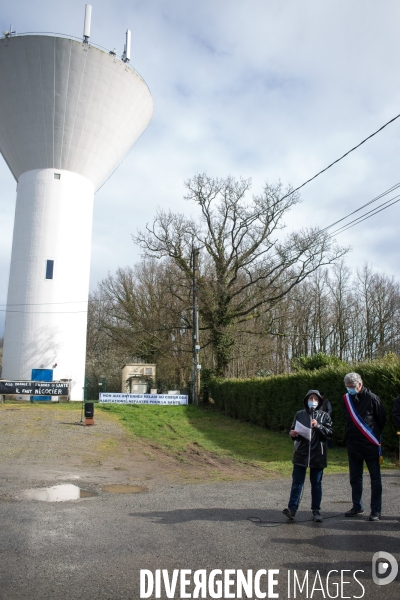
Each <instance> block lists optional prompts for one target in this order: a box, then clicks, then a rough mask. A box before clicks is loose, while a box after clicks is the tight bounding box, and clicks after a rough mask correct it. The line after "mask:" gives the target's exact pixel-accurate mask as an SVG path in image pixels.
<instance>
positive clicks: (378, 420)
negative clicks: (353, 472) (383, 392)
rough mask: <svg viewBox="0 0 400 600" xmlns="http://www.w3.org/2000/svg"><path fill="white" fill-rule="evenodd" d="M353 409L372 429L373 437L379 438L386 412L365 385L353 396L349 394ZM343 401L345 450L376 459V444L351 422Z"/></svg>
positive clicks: (369, 458)
mask: <svg viewBox="0 0 400 600" xmlns="http://www.w3.org/2000/svg"><path fill="white" fill-rule="evenodd" d="M351 399H352V401H353V405H354V408H355V410H356V411H357V412H358V414H359V415H360V417H361V418H362V419H363V420H364V421H365V423H366V424H367V425H368V426H369V427H370V428H371V429H372V431H373V432H374V435H375V437H376V438H377V439H378V440H379V439H380V437H381V433H382V430H383V428H384V426H385V422H386V413H385V409H384V407H383V404H382V402H381V401H380V399H379V398H378V396H375V394H373V393H372V392H370V390H369V389H368V388H366V387H363V388H362V390H361V391H360V392H359V393H358V394H356V395H355V396H351ZM342 402H343V413H344V418H345V421H346V429H345V432H346V444H347V450H348V452H349V453H351V454H355V455H356V456H357V457H358V458H362V459H364V460H376V459H377V458H379V450H378V446H376V445H375V444H373V443H372V442H370V441H369V440H367V438H366V437H365V435H364V434H363V433H361V431H360V430H359V429H358V427H357V426H356V425H355V424H354V423H353V421H352V419H351V417H350V414H349V411H348V410H347V408H346V405H345V403H344V400H342Z"/></svg>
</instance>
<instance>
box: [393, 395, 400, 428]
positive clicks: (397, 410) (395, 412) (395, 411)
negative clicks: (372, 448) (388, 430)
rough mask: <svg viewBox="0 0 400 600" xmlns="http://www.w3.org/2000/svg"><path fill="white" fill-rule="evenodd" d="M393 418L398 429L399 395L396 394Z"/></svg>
mask: <svg viewBox="0 0 400 600" xmlns="http://www.w3.org/2000/svg"><path fill="white" fill-rule="evenodd" d="M393 420H394V424H395V425H396V427H397V431H400V396H397V398H396V400H395V401H394V404H393Z"/></svg>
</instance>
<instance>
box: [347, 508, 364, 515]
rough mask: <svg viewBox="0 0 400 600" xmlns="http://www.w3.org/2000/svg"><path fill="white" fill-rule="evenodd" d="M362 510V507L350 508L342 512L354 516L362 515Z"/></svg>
mask: <svg viewBox="0 0 400 600" xmlns="http://www.w3.org/2000/svg"><path fill="white" fill-rule="evenodd" d="M363 512H364V509H363V508H354V506H353V508H351V509H350V510H348V511H347V512H345V513H344V516H345V517H356V516H357V515H362V514H363Z"/></svg>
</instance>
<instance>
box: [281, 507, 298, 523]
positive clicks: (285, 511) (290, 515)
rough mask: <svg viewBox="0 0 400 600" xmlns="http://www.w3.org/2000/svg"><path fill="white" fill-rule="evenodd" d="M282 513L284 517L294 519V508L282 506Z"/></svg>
mask: <svg viewBox="0 0 400 600" xmlns="http://www.w3.org/2000/svg"><path fill="white" fill-rule="evenodd" d="M282 514H284V515H285V517H287V518H288V519H290V520H291V521H294V516H295V514H296V513H295V512H294V510H290V508H284V509H283V511H282Z"/></svg>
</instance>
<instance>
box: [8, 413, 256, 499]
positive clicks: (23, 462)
mask: <svg viewBox="0 0 400 600" xmlns="http://www.w3.org/2000/svg"><path fill="white" fill-rule="evenodd" d="M80 418H81V409H80V405H76V406H74V405H65V406H64V405H58V404H56V405H54V404H53V405H40V404H21V405H15V404H14V405H12V404H0V500H1V499H3V500H4V499H7V498H10V497H13V496H15V494H17V493H18V491H20V490H21V489H25V488H29V487H38V486H49V485H55V484H56V483H60V482H75V483H77V484H78V482H79V485H80V486H81V487H85V488H86V489H94V490H101V488H102V486H104V485H108V484H137V485H140V484H141V485H145V486H146V487H147V488H152V487H154V486H158V485H168V484H172V483H174V482H176V483H185V482H187V483H193V482H198V483H200V482H209V481H232V480H244V479H264V478H265V477H266V474H265V472H264V471H261V470H260V469H257V468H255V467H253V466H251V465H243V464H240V465H239V464H237V463H235V462H234V461H232V460H230V459H224V458H219V457H215V456H213V455H211V454H209V453H208V454H207V453H204V452H202V451H200V450H199V448H197V447H195V446H193V448H190V449H189V451H188V452H186V453H185V454H182V455H180V456H178V457H172V456H167V455H165V453H163V452H161V451H160V450H159V449H158V448H157V447H155V446H152V445H150V444H146V443H145V442H143V441H142V440H140V439H138V438H134V437H133V436H131V435H130V434H128V433H127V432H126V431H125V429H124V428H123V427H122V425H121V424H120V423H119V422H118V419H117V417H116V416H115V415H110V414H108V413H107V414H106V413H103V412H101V411H100V410H98V411H96V414H95V422H96V426H94V427H83V426H82V425H81V424H80Z"/></svg>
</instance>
